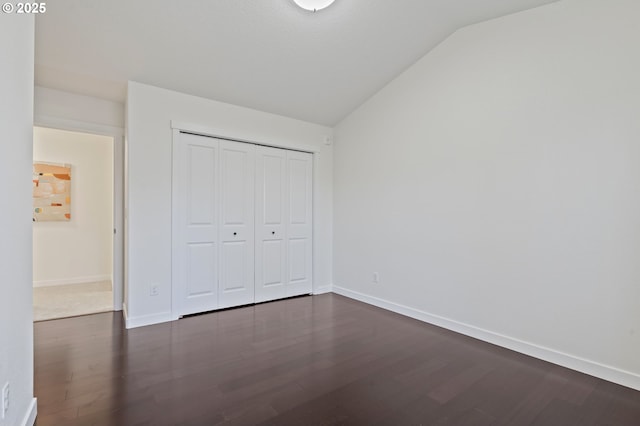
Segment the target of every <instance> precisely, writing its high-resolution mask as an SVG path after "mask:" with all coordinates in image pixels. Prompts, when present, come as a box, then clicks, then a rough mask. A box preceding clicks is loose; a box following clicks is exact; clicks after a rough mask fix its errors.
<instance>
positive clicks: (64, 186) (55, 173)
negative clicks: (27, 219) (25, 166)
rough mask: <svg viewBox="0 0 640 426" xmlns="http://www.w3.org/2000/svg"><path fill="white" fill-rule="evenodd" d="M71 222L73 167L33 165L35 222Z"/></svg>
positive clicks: (49, 164) (48, 164) (64, 165)
mask: <svg viewBox="0 0 640 426" xmlns="http://www.w3.org/2000/svg"><path fill="white" fill-rule="evenodd" d="M69 220H71V165H69V164H52V163H41V162H38V163H34V164H33V221H34V222H51V221H69Z"/></svg>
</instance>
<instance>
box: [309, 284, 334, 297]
mask: <svg viewBox="0 0 640 426" xmlns="http://www.w3.org/2000/svg"><path fill="white" fill-rule="evenodd" d="M332 287H333V286H332V285H331V284H329V285H323V286H321V287H318V288H317V289H316V290H315V291H314V292H313V294H314V295H318V294H326V293H331V288H332Z"/></svg>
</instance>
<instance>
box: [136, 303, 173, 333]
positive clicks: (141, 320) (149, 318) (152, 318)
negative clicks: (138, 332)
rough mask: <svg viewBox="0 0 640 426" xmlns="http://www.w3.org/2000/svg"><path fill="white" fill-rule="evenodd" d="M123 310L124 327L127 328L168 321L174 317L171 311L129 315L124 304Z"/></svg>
mask: <svg viewBox="0 0 640 426" xmlns="http://www.w3.org/2000/svg"><path fill="white" fill-rule="evenodd" d="M124 312H125V327H127V329H130V328H137V327H144V326H147V325H153V324H160V323H163V322H169V321H173V320H175V319H176V318H174V317H173V316H172V315H171V312H160V313H158V314H150V315H142V316H139V317H130V316H129V312H128V311H127V310H126V306H124Z"/></svg>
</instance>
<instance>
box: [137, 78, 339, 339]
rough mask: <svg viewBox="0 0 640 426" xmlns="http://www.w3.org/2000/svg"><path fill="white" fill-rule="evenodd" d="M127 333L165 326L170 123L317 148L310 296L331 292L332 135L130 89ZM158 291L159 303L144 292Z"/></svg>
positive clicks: (286, 121)
mask: <svg viewBox="0 0 640 426" xmlns="http://www.w3.org/2000/svg"><path fill="white" fill-rule="evenodd" d="M126 109H127V119H126V120H127V162H128V166H127V174H128V186H127V192H128V194H127V201H126V202H127V203H128V223H127V229H128V231H127V238H128V247H127V254H126V256H127V264H128V272H127V273H126V280H127V281H128V290H127V296H126V305H127V306H126V308H127V314H128V321H127V324H128V326H129V327H131V326H137V325H144V324H150V323H154V322H160V321H167V320H170V319H171V162H172V155H171V146H172V129H171V120H175V121H179V122H186V123H193V124H195V125H199V126H204V127H209V128H215V129H219V130H220V131H222V132H224V133H225V135H229V136H234V135H235V137H238V138H242V139H245V140H254V141H257V142H264V141H266V142H268V141H277V142H280V143H290V144H302V145H306V146H312V147H316V148H317V149H318V150H319V152H318V153H316V154H315V163H314V167H315V170H314V179H315V182H314V275H313V278H314V289H315V290H316V291H321V290H322V288H323V287H328V286H329V285H330V284H331V276H332V271H331V247H332V243H331V226H332V223H331V220H332V217H331V212H332V158H333V152H332V146H326V145H324V140H325V137H326V136H331V135H332V130H331V129H330V128H328V127H323V126H319V125H316V124H311V123H306V122H302V121H299V120H294V119H290V118H286V117H282V116H277V115H273V114H268V113H264V112H260V111H256V110H251V109H248V108H243V107H238V106H234V105H229V104H224V103H221V102H216V101H212V100H208V99H203V98H198V97H194V96H189V95H185V94H181V93H177V92H173V91H169V90H165V89H160V88H156V87H152V86H147V85H144V84H140V83H135V82H129V86H128V97H127V106H126ZM152 284H157V285H159V287H160V294H159V295H158V296H150V295H149V287H150V286H151V285H152Z"/></svg>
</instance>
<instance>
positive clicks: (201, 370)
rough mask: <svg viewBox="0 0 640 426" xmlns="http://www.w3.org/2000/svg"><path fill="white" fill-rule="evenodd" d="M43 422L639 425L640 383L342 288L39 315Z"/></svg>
mask: <svg viewBox="0 0 640 426" xmlns="http://www.w3.org/2000/svg"><path fill="white" fill-rule="evenodd" d="M35 394H36V396H37V397H38V412H39V414H38V419H37V423H36V424H37V425H38V426H49V425H56V426H64V425H73V426H77V425H82V426H88V425H118V426H125V425H153V426H159V425H254V424H263V425H318V426H320V425H322V426H329V425H455V426H465V425H466V426H470V425H518V426H521V425H540V426H542V425H544V426H553V425H563V426H566V425H577V426H590V425H612V426H614V425H615V426H624V425H630V426H631V425H633V426H638V425H640V392H636V391H633V390H631V389H627V388H624V387H622V386H618V385H615V384H612V383H609V382H605V381H602V380H599V379H596V378H593V377H590V376H586V375H584V374H580V373H577V372H574V371H571V370H567V369H564V368H561V367H558V366H554V365H552V364H548V363H546V362H543V361H540V360H537V359H534V358H530V357H527V356H524V355H520V354H517V353H515V352H511V351H509V350H506V349H501V348H499V347H496V346H492V345H490V344H487V343H483V342H480V341H477V340H474V339H471V338H468V337H465V336H461V335H458V334H455V333H453V332H449V331H446V330H443V329H440V328H437V327H433V326H430V325H428V324H425V323H422V322H419V321H415V320H412V319H409V318H405V317H402V316H400V315H396V314H394V313H390V312H387V311H384V310H381V309H378V308H375V307H372V306H368V305H366V304H362V303H359V302H356V301H353V300H350V299H347V298H344V297H341V296H337V295H330V294H328V295H322V296H315V297H304V298H297V299H290V300H284V301H279V302H273V303H268V304H262V305H257V306H252V307H245V308H240V309H236V310H229V311H223V312H218V313H211V314H206V315H200V316H196V317H191V318H185V319H182V320H180V321H176V322H173V323H166V324H160V325H155V326H149V327H142V328H138V329H133V330H129V331H127V330H124V326H123V320H122V318H121V315H120V314H119V313H116V314H112V313H108V314H96V315H90V316H85V317H78V318H69V319H62V320H54V321H47V322H40V323H36V324H35Z"/></svg>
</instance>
